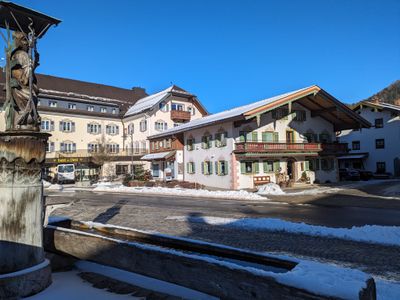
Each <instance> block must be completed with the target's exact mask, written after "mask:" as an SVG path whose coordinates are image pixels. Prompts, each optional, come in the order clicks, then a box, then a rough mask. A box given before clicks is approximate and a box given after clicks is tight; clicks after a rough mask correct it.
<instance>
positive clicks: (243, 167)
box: [240, 161, 260, 174]
mask: <svg viewBox="0 0 400 300" xmlns="http://www.w3.org/2000/svg"><path fill="white" fill-rule="evenodd" d="M259 172H260V170H259V164H258V161H241V162H240V173H242V174H254V173H255V174H258V173H259Z"/></svg>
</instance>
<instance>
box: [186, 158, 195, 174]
mask: <svg viewBox="0 0 400 300" xmlns="http://www.w3.org/2000/svg"><path fill="white" fill-rule="evenodd" d="M186 170H187V173H188V174H194V173H196V168H195V164H194V162H193V161H191V162H188V163H187V164H186Z"/></svg>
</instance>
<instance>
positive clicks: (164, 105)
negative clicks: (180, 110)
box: [158, 102, 169, 112]
mask: <svg viewBox="0 0 400 300" xmlns="http://www.w3.org/2000/svg"><path fill="white" fill-rule="evenodd" d="M158 107H159V108H160V110H161V111H163V112H167V111H169V105H168V104H167V103H165V102H160V104H159V106H158Z"/></svg>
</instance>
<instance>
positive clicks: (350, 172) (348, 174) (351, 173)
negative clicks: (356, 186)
mask: <svg viewBox="0 0 400 300" xmlns="http://www.w3.org/2000/svg"><path fill="white" fill-rule="evenodd" d="M339 179H340V180H360V179H361V176H360V172H359V171H357V170H355V169H350V168H343V169H339Z"/></svg>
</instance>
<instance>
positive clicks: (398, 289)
mask: <svg viewBox="0 0 400 300" xmlns="http://www.w3.org/2000/svg"><path fill="white" fill-rule="evenodd" d="M375 284H376V294H377V297H376V298H377V299H378V300H392V299H400V282H395V281H388V280H383V279H377V278H375Z"/></svg>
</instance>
